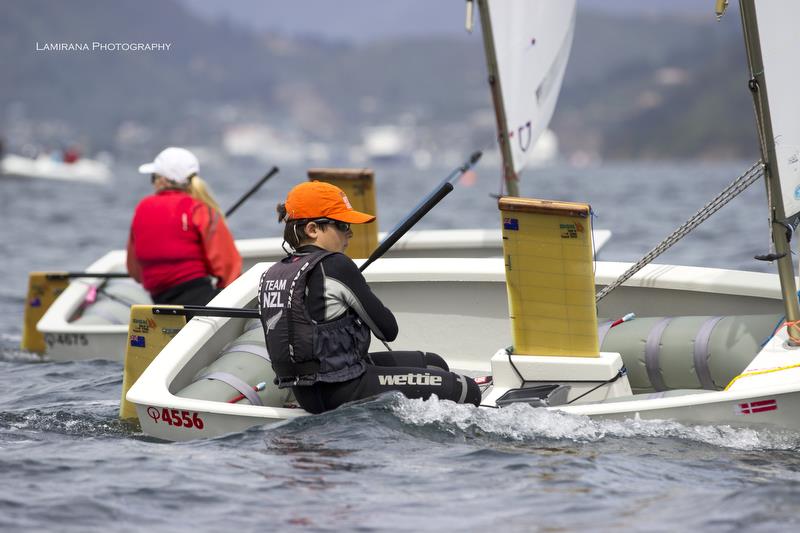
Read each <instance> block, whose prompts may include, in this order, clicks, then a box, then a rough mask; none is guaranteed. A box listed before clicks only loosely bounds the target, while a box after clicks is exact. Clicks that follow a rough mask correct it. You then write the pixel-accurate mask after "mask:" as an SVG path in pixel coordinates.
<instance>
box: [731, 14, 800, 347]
mask: <svg viewBox="0 0 800 533" xmlns="http://www.w3.org/2000/svg"><path fill="white" fill-rule="evenodd" d="M770 1H775V0H770ZM739 7H740V10H741V15H742V30H743V32H744V41H745V48H746V50H747V60H748V64H749V67H750V83H749V86H750V90H751V92H752V93H753V103H754V106H755V112H756V127H757V129H758V137H759V141H760V148H761V159H762V161H763V162H764V167H765V168H764V170H765V172H764V181H765V184H766V187H767V198H768V200H769V206H768V208H769V220H770V226H771V230H772V242H773V243H774V245H775V254H776V256H778V257H779V258H778V260H777V261H778V278H779V279H780V283H781V293H782V295H783V302H784V307H785V310H786V321H787V322H789V323H791V322H794V321H797V320H800V306H798V301H797V286H796V283H795V278H794V268H793V265H792V252H791V246H790V244H789V239H788V238H787V231H788V225H787V222H786V220H787V213H786V209H785V207H784V206H785V202H784V196H783V192H782V188H781V182H780V180H781V175H780V171H779V165H778V158H777V156H776V149H775V134H774V132H773V121H772V117H771V115H770V107H769V99H768V93H767V82H766V78H765V75H764V57H763V55H762V49H761V40H760V37H759V28H758V20H757V17H756V6H755V0H739ZM791 22H792V21H791V19H790V20H787V21H786V23H787V24H791ZM786 52H787V53H789V52H790V50H787V51H786ZM771 79H772V78H771ZM784 179H788V176H785V177H784ZM796 214H797V213H790V214H789V215H790V216H792V217H794V216H796ZM790 331H791V332H792V336H794V337H800V328H798V327H797V326H791V330H790Z"/></svg>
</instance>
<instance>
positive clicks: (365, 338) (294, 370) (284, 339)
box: [258, 251, 371, 388]
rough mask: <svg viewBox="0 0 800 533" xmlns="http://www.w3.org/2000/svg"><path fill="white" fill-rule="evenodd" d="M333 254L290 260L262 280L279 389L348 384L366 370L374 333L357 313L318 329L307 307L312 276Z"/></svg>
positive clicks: (264, 323)
mask: <svg viewBox="0 0 800 533" xmlns="http://www.w3.org/2000/svg"><path fill="white" fill-rule="evenodd" d="M332 253H334V252H327V251H319V252H311V253H309V254H306V255H291V256H289V257H287V258H285V259H283V260H282V261H280V262H278V263H275V264H274V265H272V266H271V267H270V268H269V270H267V271H266V272H264V274H262V276H261V282H260V283H259V288H258V306H259V309H260V311H261V324H262V326H263V327H264V335H265V337H266V340H267V350H268V351H269V355H270V359H271V361H272V369H273V370H274V371H275V374H276V378H275V383H276V384H277V385H278V387H279V388H284V387H291V386H294V385H313V384H314V383H317V382H320V381H324V382H328V383H338V382H341V381H348V380H350V379H353V378H357V377H358V376H360V375H361V374H363V373H364V369H365V368H366V363H365V362H364V360H363V357H364V355H366V353H367V352H368V350H369V343H370V340H371V337H370V330H369V327H368V326H367V325H366V324H364V322H363V321H362V320H361V319H360V318H359V317H358V316H357V315H356V314H355V312H353V311H349V312H348V313H346V314H345V315H344V316H343V317H341V318H338V319H336V320H333V321H330V322H321V323H320V322H316V321H314V320H313V319H312V318H311V316H310V315H309V314H308V309H307V308H306V305H305V298H306V285H307V283H308V274H309V272H311V271H312V270H313V269H314V267H315V266H316V265H317V263H319V262H320V261H322V259H324V258H325V257H327V256H329V255H331V254H332Z"/></svg>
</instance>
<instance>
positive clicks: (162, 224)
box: [127, 147, 242, 305]
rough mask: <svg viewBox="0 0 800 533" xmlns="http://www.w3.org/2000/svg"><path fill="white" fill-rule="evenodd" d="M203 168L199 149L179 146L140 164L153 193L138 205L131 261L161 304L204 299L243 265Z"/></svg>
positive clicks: (134, 271) (130, 265) (131, 269)
mask: <svg viewBox="0 0 800 533" xmlns="http://www.w3.org/2000/svg"><path fill="white" fill-rule="evenodd" d="M199 169H200V165H199V163H198V161H197V158H196V157H195V156H194V154H192V153H191V152H190V151H189V150H185V149H183V148H175V147H170V148H167V149H165V150H164V151H162V152H161V153H160V154H158V156H156V158H155V161H153V162H152V163H147V164H144V165H142V166H140V167H139V172H141V173H142V174H150V179H151V181H152V183H153V189H154V194H152V195H151V196H147V197H145V198H144V199H143V200H142V201H141V202H139V205H138V206H136V211H135V213H134V215H133V222H132V223H131V231H130V237H129V239H128V258H127V266H128V273H130V275H131V277H133V278H134V279H135V280H136V281H138V282H140V283H141V284H142V285H144V288H145V289H147V291H148V292H150V294H151V295H152V297H153V302H154V303H157V304H183V305H205V304H207V303H208V302H209V301H210V300H211V299H212V298H213V297H214V296H215V295H216V294H217V292H219V290H220V289H222V288H223V287H225V286H227V285H229V284H230V283H231V282H232V281H233V280H234V279H236V278H237V277H238V276H239V274H240V273H241V270H242V258H241V256H240V255H239V251H238V250H237V249H236V245H235V244H234V242H233V237H232V236H231V232H230V231H229V230H228V226H227V225H226V224H225V216H224V215H223V214H222V212H221V211H220V208H219V206H218V205H217V203H216V201H215V200H214V198H213V197H212V196H211V194H210V193H209V192H208V190H207V188H206V186H205V183H204V182H203V180H202V179H200V177H199V176H197V172H198V171H199ZM211 276H214V277H215V278H217V281H216V288H215V287H214V285H213V284H212V280H211Z"/></svg>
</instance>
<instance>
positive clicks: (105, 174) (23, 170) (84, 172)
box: [0, 154, 111, 183]
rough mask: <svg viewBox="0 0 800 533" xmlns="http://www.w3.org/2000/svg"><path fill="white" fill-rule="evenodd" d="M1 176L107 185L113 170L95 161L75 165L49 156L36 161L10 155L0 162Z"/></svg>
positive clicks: (38, 158)
mask: <svg viewBox="0 0 800 533" xmlns="http://www.w3.org/2000/svg"><path fill="white" fill-rule="evenodd" d="M0 175H3V176H14V177H19V178H43V179H51V180H66V181H84V182H88V183H107V182H108V181H109V179H110V178H111V169H110V168H109V167H108V165H107V164H105V163H103V162H101V161H96V160H94V159H79V160H77V161H75V162H74V163H65V162H63V161H56V160H54V159H51V158H50V157H48V156H39V157H37V158H36V159H31V158H29V157H22V156H19V155H14V154H9V155H7V156H5V157H4V158H3V159H2V161H0Z"/></svg>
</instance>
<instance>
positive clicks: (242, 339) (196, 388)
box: [176, 319, 294, 407]
mask: <svg viewBox="0 0 800 533" xmlns="http://www.w3.org/2000/svg"><path fill="white" fill-rule="evenodd" d="M274 379H275V372H273V370H272V365H271V363H270V360H269V354H268V353H267V347H266V344H265V342H264V330H263V329H262V327H261V322H260V321H259V320H258V319H251V320H248V321H247V322H246V323H245V326H244V333H242V334H241V335H239V337H237V338H236V339H234V340H233V341H232V342H230V343H228V345H227V346H225V348H224V349H223V350H222V353H220V356H219V358H217V360H216V361H214V362H213V363H211V364H210V365H208V366H207V367H205V368H203V369H201V370H200V371H199V372H198V373H197V374H196V375H195V376H194V378H193V379H192V383H191V384H190V385H188V386H186V387H184V388H183V389H181V390H180V391H178V392H177V394H176V395H177V396H182V397H184V398H193V399H196V400H210V401H218V402H231V403H250V404H253V405H265V406H270V407H286V406H288V405H290V404H292V402H293V400H294V398H293V395H292V389H289V388H287V389H278V387H277V386H276V385H274V384H273V380H274ZM260 383H264V384H265V386H264V388H263V389H262V390H256V389H257V388H258V385H259V384H260Z"/></svg>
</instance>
